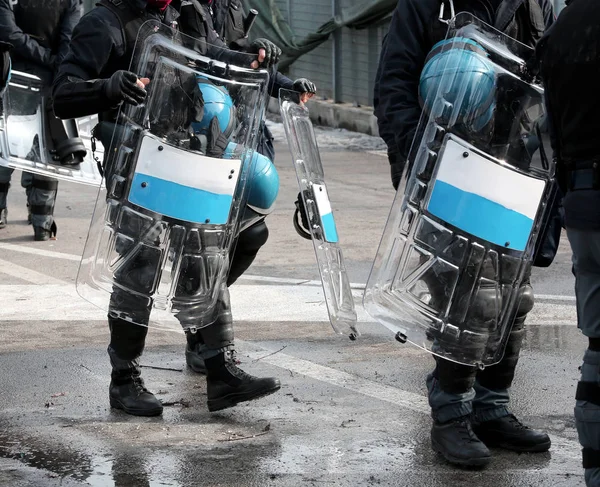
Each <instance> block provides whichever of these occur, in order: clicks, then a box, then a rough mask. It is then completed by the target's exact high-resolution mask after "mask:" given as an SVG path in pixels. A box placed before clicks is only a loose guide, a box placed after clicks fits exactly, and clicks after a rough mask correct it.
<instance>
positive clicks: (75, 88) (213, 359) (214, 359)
mask: <svg viewBox="0 0 600 487" xmlns="http://www.w3.org/2000/svg"><path fill="white" fill-rule="evenodd" d="M170 4H171V0H100V2H99V3H98V6H97V8H95V9H94V10H92V11H91V12H89V13H88V14H86V15H85V16H84V17H83V18H82V20H81V22H80V23H79V24H78V26H77V27H76V28H75V31H74V33H73V39H72V42H71V48H70V50H69V53H68V54H67V56H66V58H65V60H64V61H63V63H62V65H61V67H60V70H59V74H58V76H57V79H56V81H55V84H54V97H55V111H56V114H57V115H58V116H59V117H64V118H70V117H80V116H84V115H91V114H93V113H98V114H99V119H100V121H101V123H100V124H99V128H100V129H99V130H97V131H96V133H97V134H98V136H99V137H100V139H101V141H102V142H103V144H104V145H105V146H107V145H108V144H109V140H110V135H111V132H109V135H108V139H107V138H106V136H103V134H102V127H103V126H104V125H103V124H107V123H108V124H113V125H114V124H115V123H116V122H117V112H118V107H119V105H120V104H121V103H128V104H132V105H138V104H140V103H142V102H143V101H144V100H145V98H146V91H145V89H144V88H143V86H144V84H143V82H142V80H138V79H137V76H136V75H135V74H134V73H131V72H129V71H128V67H129V65H130V62H131V59H132V56H133V51H134V46H135V42H136V37H137V34H138V31H139V28H140V26H141V25H142V24H143V23H144V22H146V21H148V20H152V19H154V20H159V21H160V22H162V23H164V24H166V25H169V26H172V27H174V26H175V25H176V22H177V19H178V18H179V13H178V11H177V10H176V9H174V8H173V7H172V6H170ZM180 20H183V19H180ZM200 34H203V36H204V37H202V38H199V39H198V46H197V47H198V48H199V49H202V48H203V46H204V49H207V48H209V47H208V46H207V41H210V40H211V36H214V33H212V32H207V31H206V30H205V29H204V27H203V30H202V32H201V33H200ZM254 52H255V53H256V54H257V60H256V61H255V62H256V65H255V67H256V66H257V65H258V62H261V61H264V58H265V52H264V51H263V52H260V50H259V49H258V47H257V48H256V50H255V51H254ZM270 61H271V62H274V61H276V59H271V60H270ZM109 126H110V125H109ZM235 261H236V257H235V255H234V258H233V264H232V271H231V273H230V280H231V279H235V278H236V277H237V276H238V275H239V272H240V271H239V270H238V267H239V266H236V263H235ZM242 267H243V259H242ZM242 272H243V270H242ZM118 299H120V296H119V293H118V292H116V291H113V294H112V297H111V303H112V301H113V300H118ZM136 310H137V311H136V312H137V313H139V315H140V316H142V318H141V321H144V320H145V322H146V323H147V322H148V319H149V310H148V309H146V308H145V307H144V305H141V304H140V305H139V306H138V307H137V308H136ZM108 321H109V328H110V331H111V341H110V345H109V347H108V353H109V357H110V361H111V364H112V373H111V384H110V388H109V399H110V404H111V406H112V407H114V408H118V409H122V410H123V411H125V412H126V413H129V414H133V415H140V416H154V415H159V414H161V413H162V409H163V408H162V404H161V403H160V401H158V399H157V398H156V397H155V396H154V395H153V394H152V393H151V392H149V391H148V390H147V389H146V388H145V387H144V382H143V380H142V379H141V370H140V366H139V357H140V356H141V354H142V351H143V349H144V345H145V339H146V335H147V331H148V328H147V327H144V326H138V325H135V324H132V323H130V322H128V321H125V320H122V319H120V318H118V317H117V316H115V315H114V314H113V313H111V311H110V310H109V316H108ZM196 335H197V336H198V337H199V342H201V345H202V351H201V353H202V359H203V362H204V366H205V367H206V371H207V394H208V406H209V410H218V409H223V408H226V407H231V406H234V405H235V404H237V403H239V402H242V401H249V400H252V399H257V398H258V397H262V396H265V395H268V394H271V393H273V392H275V391H277V390H278V389H279V387H280V384H279V381H278V380H277V379H273V378H256V377H252V376H250V375H248V374H246V373H245V372H244V371H242V370H241V369H239V368H238V367H237V365H236V363H235V360H234V354H233V323H232V317H231V310H230V303H229V292H228V290H227V289H225V290H223V292H222V293H221V295H220V299H219V304H218V317H217V319H216V321H215V322H214V323H213V324H212V325H209V326H207V327H205V328H202V329H201V330H199V331H198V332H197V334H196Z"/></svg>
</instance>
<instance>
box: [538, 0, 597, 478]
mask: <svg viewBox="0 0 600 487" xmlns="http://www.w3.org/2000/svg"><path fill="white" fill-rule="evenodd" d="M599 48H600V4H598V2H590V1H586V0H568V1H567V7H566V8H565V9H564V10H563V11H562V12H561V14H560V16H559V17H558V19H557V21H556V23H555V25H554V26H553V27H552V29H551V30H550V31H549V32H548V33H547V35H546V36H545V37H544V38H543V39H542V40H541V41H540V43H539V46H538V51H539V56H538V57H539V58H540V60H541V72H542V76H543V79H544V88H545V97H546V105H547V109H548V113H549V119H550V122H551V123H550V129H551V130H550V135H551V137H550V138H551V142H552V149H553V151H554V156H555V158H556V162H557V168H556V172H557V174H558V179H559V184H560V186H561V189H562V190H563V192H564V194H565V197H564V209H565V224H566V228H567V236H568V237H569V242H570V243H571V249H572V251H573V273H574V274H575V296H576V298H577V324H578V326H579V328H580V329H581V331H582V333H583V334H584V335H585V336H586V337H587V338H588V348H587V350H586V351H585V354H584V356H583V365H582V366H581V368H580V370H581V380H580V382H579V384H578V385H577V392H576V396H575V397H576V406H575V424H576V426H577V432H578V433H579V441H580V443H581V446H582V447H583V467H584V469H585V482H586V485H587V486H588V487H600V385H599V384H600V312H599V309H600V308H599V306H600V294H599V290H600V210H599V209H600V169H599V166H598V163H597V161H598V160H599V158H600V146H599V145H598V132H599V131H600V121H599V119H598V111H599V110H600V96H599V94H598V89H597V79H598V73H599V72H600V59H599V58H598V49H599Z"/></svg>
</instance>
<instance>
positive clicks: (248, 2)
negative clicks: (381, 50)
mask: <svg viewBox="0 0 600 487" xmlns="http://www.w3.org/2000/svg"><path fill="white" fill-rule="evenodd" d="M243 1H244V4H245V8H246V12H247V11H248V10H249V9H251V8H254V9H256V10H258V12H259V15H258V18H257V19H256V23H255V24H254V27H252V32H251V36H252V37H266V38H267V39H269V40H271V41H273V42H274V43H275V44H277V45H278V46H279V47H281V49H282V50H283V57H282V60H281V62H280V63H279V66H280V69H283V68H285V67H287V66H289V65H290V64H292V63H293V62H294V61H295V60H296V59H298V58H299V57H300V56H302V55H303V54H306V53H307V52H309V51H311V50H312V49H314V48H316V47H318V46H319V45H320V44H322V43H323V42H325V41H326V40H327V39H328V38H329V36H330V35H331V34H332V33H334V32H335V31H336V30H338V29H341V28H342V27H348V28H351V29H364V28H366V27H368V26H369V25H371V24H373V23H375V22H378V21H379V20H382V19H384V18H385V17H387V16H388V15H390V13H391V12H392V11H393V10H394V8H395V7H396V5H397V3H398V0H366V1H364V2H362V3H361V4H360V5H356V6H354V7H351V8H347V9H342V12H341V13H340V15H336V16H335V17H332V18H331V19H329V20H328V21H327V22H325V23H324V24H323V25H321V26H320V27H319V28H318V29H317V30H316V31H315V32H313V33H311V34H308V35H307V36H305V37H303V38H300V39H299V38H298V36H297V35H295V34H294V31H293V30H292V29H291V28H290V25H289V24H288V23H287V21H286V20H285V19H284V18H283V15H282V14H281V11H280V10H279V8H278V7H277V4H276V2H275V0H243ZM324 1H325V0H324Z"/></svg>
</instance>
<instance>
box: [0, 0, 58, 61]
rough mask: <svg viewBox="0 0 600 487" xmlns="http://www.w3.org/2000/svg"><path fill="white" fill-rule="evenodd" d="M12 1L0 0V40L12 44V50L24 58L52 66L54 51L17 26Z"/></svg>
mask: <svg viewBox="0 0 600 487" xmlns="http://www.w3.org/2000/svg"><path fill="white" fill-rule="evenodd" d="M11 1H12V0H0V41H4V42H9V43H10V44H12V45H13V49H12V52H13V53H14V54H17V55H18V56H20V57H22V58H23V59H27V60H30V61H33V62H35V63H38V64H41V65H42V66H48V67H50V66H51V65H52V63H53V61H54V60H53V58H52V51H51V50H50V49H47V48H45V47H43V46H42V45H41V44H40V43H39V42H37V41H36V40H35V39H33V38H32V37H30V36H28V35H27V34H25V33H24V32H23V31H22V30H21V29H20V28H19V27H18V26H17V23H16V21H15V14H14V12H13V10H12V7H11Z"/></svg>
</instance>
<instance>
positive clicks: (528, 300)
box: [517, 283, 535, 318]
mask: <svg viewBox="0 0 600 487" xmlns="http://www.w3.org/2000/svg"><path fill="white" fill-rule="evenodd" d="M534 304H535V298H534V296H533V288H532V287H531V284H529V283H526V284H524V285H523V286H521V289H519V306H518V308H517V318H519V317H524V316H527V313H529V312H530V311H531V310H532V309H533V305H534Z"/></svg>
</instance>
